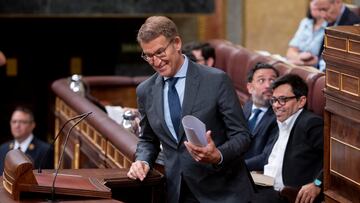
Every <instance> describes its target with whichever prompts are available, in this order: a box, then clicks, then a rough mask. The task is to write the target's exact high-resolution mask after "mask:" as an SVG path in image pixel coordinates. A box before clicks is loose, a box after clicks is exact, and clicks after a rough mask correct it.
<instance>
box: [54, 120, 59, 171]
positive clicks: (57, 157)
mask: <svg viewBox="0 0 360 203" xmlns="http://www.w3.org/2000/svg"><path fill="white" fill-rule="evenodd" d="M59 122H60V121H59V119H58V118H55V135H54V136H56V135H57V134H58V133H59V130H60V129H59ZM54 139H55V137H54ZM54 145H55V146H54V167H55V168H58V162H59V156H60V154H59V152H60V150H59V147H60V139H57V140H56V141H55V143H54Z"/></svg>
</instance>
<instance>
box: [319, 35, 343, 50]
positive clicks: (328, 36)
mask: <svg viewBox="0 0 360 203" xmlns="http://www.w3.org/2000/svg"><path fill="white" fill-rule="evenodd" d="M327 38H334V39H339V40H345V49H346V50H344V49H340V48H337V47H330V46H329V45H328V41H327V40H328V39H327ZM348 44H349V42H348V40H347V38H342V37H335V36H331V35H326V37H325V48H329V49H335V50H338V51H342V52H345V53H346V52H348V51H349V49H348V48H349V45H348Z"/></svg>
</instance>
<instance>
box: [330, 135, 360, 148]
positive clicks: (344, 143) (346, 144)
mask: <svg viewBox="0 0 360 203" xmlns="http://www.w3.org/2000/svg"><path fill="white" fill-rule="evenodd" d="M330 139H332V140H335V141H337V142H339V143H341V144H343V145H345V146H347V147H351V148H353V149H355V150H358V151H360V148H358V147H356V146H353V145H351V144H348V143H346V142H344V141H341V140H339V139H336V138H334V137H331V138H330ZM330 144H331V143H330Z"/></svg>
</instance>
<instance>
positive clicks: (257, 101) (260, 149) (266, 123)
mask: <svg viewBox="0 0 360 203" xmlns="http://www.w3.org/2000/svg"><path fill="white" fill-rule="evenodd" d="M277 77H279V72H278V70H276V69H275V68H274V67H273V66H271V65H270V64H266V63H257V64H256V65H255V67H254V68H252V69H251V70H250V71H249V72H248V75H247V80H248V82H247V89H248V92H249V94H251V100H249V101H247V102H246V103H245V104H244V107H243V110H244V115H245V118H247V120H248V125H249V129H250V132H251V145H250V148H249V150H248V151H247V152H246V153H245V162H246V165H247V167H248V169H249V170H250V171H263V170H264V165H265V164H266V163H267V158H268V156H269V154H270V151H271V147H272V143H273V140H274V138H275V132H276V131H277V123H276V118H275V115H274V111H273V110H272V108H271V105H270V102H269V100H270V99H271V97H272V90H271V88H270V86H271V84H272V82H274V80H275V79H276V78H277Z"/></svg>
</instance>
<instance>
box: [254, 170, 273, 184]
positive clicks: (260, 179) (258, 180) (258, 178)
mask: <svg viewBox="0 0 360 203" xmlns="http://www.w3.org/2000/svg"><path fill="white" fill-rule="evenodd" d="M251 177H252V179H253V180H254V182H255V184H256V185H261V186H274V178H273V177H270V176H267V175H264V174H262V173H257V172H251Z"/></svg>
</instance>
